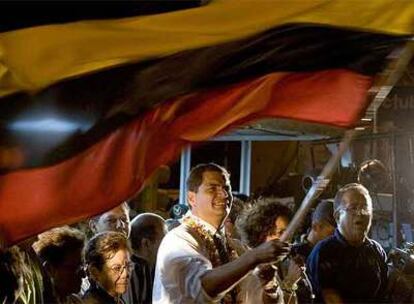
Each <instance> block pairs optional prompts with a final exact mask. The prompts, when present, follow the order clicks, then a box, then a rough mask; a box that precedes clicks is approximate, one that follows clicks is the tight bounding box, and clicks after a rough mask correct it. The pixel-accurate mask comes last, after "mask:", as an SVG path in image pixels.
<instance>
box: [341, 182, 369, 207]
mask: <svg viewBox="0 0 414 304" xmlns="http://www.w3.org/2000/svg"><path fill="white" fill-rule="evenodd" d="M349 191H355V192H359V193H361V194H362V195H364V196H365V197H367V198H370V195H369V191H368V190H367V188H365V187H364V186H363V185H361V184H358V183H350V184H347V185H345V186H343V187H342V188H341V189H339V190H338V192H336V195H335V200H334V213H335V212H337V211H338V209H339V208H340V207H341V204H342V201H343V197H344V195H345V193H346V192H349Z"/></svg>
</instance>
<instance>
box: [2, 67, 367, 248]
mask: <svg viewBox="0 0 414 304" xmlns="http://www.w3.org/2000/svg"><path fill="white" fill-rule="evenodd" d="M370 84H371V78H370V77H367V76H362V75H360V74H357V73H354V72H351V71H348V70H328V71H322V72H315V73H296V74H287V73H273V74H269V75H266V76H263V77H260V78H256V79H253V80H250V81H245V82H242V83H239V84H237V85H233V86H231V87H226V88H221V89H217V90H213V91H205V92H200V93H198V94H192V95H189V96H185V97H181V98H178V99H175V100H171V101H169V102H166V103H163V104H161V105H159V106H158V107H157V108H156V109H154V110H153V111H151V112H148V113H146V114H145V115H143V116H141V117H137V118H136V119H135V120H133V121H131V122H130V123H128V124H126V125H124V126H123V127H121V128H119V129H117V130H116V131H114V132H113V133H111V134H110V135H109V136H107V137H106V138H104V139H103V140H101V141H99V142H97V143H96V144H95V145H94V146H92V147H90V148H89V149H87V150H85V151H84V152H83V153H81V154H78V155H76V156H75V157H73V158H70V159H68V160H66V161H64V162H62V163H60V164H57V165H54V166H51V167H46V168H40V169H32V170H21V171H16V172H13V173H10V174H7V175H3V176H1V177H0V223H1V230H3V232H4V234H5V237H6V240H7V241H8V242H9V243H10V244H12V243H16V242H18V241H21V240H23V239H25V238H27V237H29V236H32V235H35V234H37V233H40V232H42V231H45V230H47V229H49V228H52V227H55V226H59V225H63V224H70V223H74V222H77V221H80V220H82V219H85V218H87V217H89V216H92V215H95V214H99V213H101V212H103V211H105V210H108V209H110V208H112V207H114V206H116V205H117V204H119V203H120V202H121V201H122V200H124V199H127V198H128V197H130V196H132V195H133V194H134V193H135V192H136V191H138V190H139V189H140V187H141V186H142V184H143V182H144V181H145V179H146V178H148V177H149V176H150V175H151V173H152V172H153V171H154V170H155V169H156V168H157V167H158V166H160V165H161V164H166V163H169V162H171V161H172V160H174V158H175V157H176V156H177V155H178V154H179V153H180V150H181V148H182V147H183V146H184V145H186V144H188V143H192V142H197V141H202V140H206V139H208V138H210V137H212V136H215V135H217V134H220V133H223V132H226V131H228V130H230V129H231V128H234V127H236V126H239V125H242V124H246V123H248V122H251V121H254V120H256V119H259V118H269V117H274V118H289V119H295V120H302V121H307V122H316V123H322V124H329V125H334V126H340V127H351V126H352V125H353V124H354V123H355V121H356V120H357V119H358V118H359V117H360V116H361V114H362V113H363V112H364V110H365V109H366V107H367V101H366V94H367V90H368V88H369V87H370Z"/></svg>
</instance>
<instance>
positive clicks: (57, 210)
mask: <svg viewBox="0 0 414 304" xmlns="http://www.w3.org/2000/svg"><path fill="white" fill-rule="evenodd" d="M229 16H231V17H229ZM413 20H414V4H413V3H412V2H411V1H392V0H378V1H375V2H368V1H367V2H362V1H357V2H353V5H352V6H350V5H349V4H347V2H344V1H321V0H314V1H289V2H287V1H268V0H257V1H239V0H237V1H235V0H227V1H220V0H216V1H211V2H209V3H208V4H207V5H205V6H202V7H198V8H194V9H188V10H183V11H176V12H169V13H165V14H157V15H149V16H141V17H132V18H125V19H112V20H95V21H79V22H74V23H65V24H53V25H43V26H38V27H32V28H27V29H19V30H13V31H6V32H3V33H0V97H1V102H0V117H1V124H0V134H1V135H2V136H0V170H1V175H0V231H2V232H3V234H4V236H5V238H6V240H7V242H8V243H10V244H13V243H16V242H18V241H21V240H23V239H25V238H27V237H30V236H32V235H35V234H37V233H39V232H42V231H44V230H46V229H49V228H52V227H55V226H59V225H63V224H71V223H75V222H77V221H79V220H82V219H85V218H87V217H90V216H92V215H96V214H98V213H100V212H103V211H105V210H108V209H110V208H112V207H114V206H116V205H117V204H119V203H120V202H121V201H123V200H125V199H127V198H129V197H131V196H132V195H134V194H135V193H136V192H137V191H138V190H139V189H140V188H141V186H142V185H143V184H144V182H145V180H146V179H147V178H148V177H149V176H150V175H151V174H152V172H153V171H154V170H155V169H156V168H157V167H158V166H160V165H163V164H168V163H169V162H171V161H173V160H174V159H175V158H176V157H177V156H178V154H179V153H180V151H181V148H182V147H184V146H185V145H187V144H195V143H198V142H201V141H204V140H207V139H209V138H211V137H213V136H217V135H220V134H223V133H225V132H227V131H229V130H231V129H232V128H235V127H238V126H241V125H245V124H248V123H251V122H254V121H256V120H258V119H262V118H283V119H291V120H296V121H303V122H310V123H318V124H324V125H331V126H336V127H342V128H350V127H353V126H354V124H355V122H356V121H357V120H358V119H359V118H360V117H361V116H362V115H363V113H364V111H365V109H366V108H367V106H368V101H367V98H366V96H367V92H368V89H369V87H370V85H371V83H372V81H373V77H374V76H375V75H376V74H377V73H379V72H381V71H382V69H383V68H384V66H385V64H386V62H387V57H388V56H389V55H390V54H391V53H392V52H393V51H395V50H396V49H397V48H399V47H401V46H403V45H404V44H405V43H406V42H407V41H408V40H409V39H411V37H412V35H413V32H414V23H413ZM15 206H19V208H18V209H16V207H15Z"/></svg>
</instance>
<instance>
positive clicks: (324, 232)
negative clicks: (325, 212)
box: [313, 221, 335, 242]
mask: <svg viewBox="0 0 414 304" xmlns="http://www.w3.org/2000/svg"><path fill="white" fill-rule="evenodd" d="M313 230H314V231H315V235H316V237H317V241H318V242H319V241H322V240H324V239H326V238H327V237H329V236H331V235H332V234H333V233H334V231H335V227H334V226H332V225H331V224H329V223H327V222H325V221H321V222H318V223H315V225H314V227H313Z"/></svg>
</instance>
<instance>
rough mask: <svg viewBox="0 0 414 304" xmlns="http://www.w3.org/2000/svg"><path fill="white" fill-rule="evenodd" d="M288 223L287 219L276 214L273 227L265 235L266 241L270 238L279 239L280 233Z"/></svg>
mask: <svg viewBox="0 0 414 304" xmlns="http://www.w3.org/2000/svg"><path fill="white" fill-rule="evenodd" d="M288 224H289V219H288V218H287V217H284V216H278V217H277V218H276V220H275V223H274V226H273V228H272V229H271V230H270V231H269V233H268V234H267V236H266V242H267V241H271V240H279V239H280V238H281V236H282V234H283V233H284V232H285V231H286V228H287V226H288Z"/></svg>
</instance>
